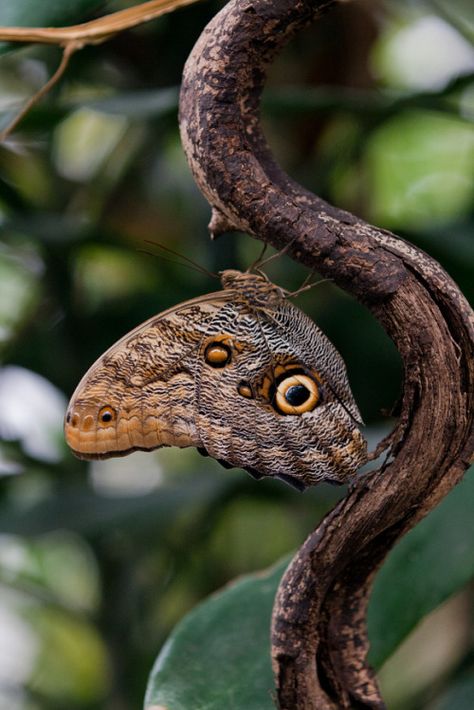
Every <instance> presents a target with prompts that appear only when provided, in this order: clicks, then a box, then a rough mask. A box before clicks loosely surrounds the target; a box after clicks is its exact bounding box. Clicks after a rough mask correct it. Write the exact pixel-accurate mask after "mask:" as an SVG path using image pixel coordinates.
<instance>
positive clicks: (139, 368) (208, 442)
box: [65, 290, 366, 487]
mask: <svg viewBox="0 0 474 710" xmlns="http://www.w3.org/2000/svg"><path fill="white" fill-rule="evenodd" d="M236 295H237V296H238V294H235V293H232V292H231V291H229V290H224V291H221V292H219V293H217V294H210V295H208V296H205V297H201V298H198V299H194V300H193V301H188V302H187V303H184V304H182V305H180V306H178V307H176V308H173V309H170V310H169V311H166V312H164V313H162V314H161V315H159V316H156V317H155V318H152V319H150V320H149V321H147V322H146V323H144V324H143V325H141V326H139V327H138V328H136V329H135V330H134V331H132V332H131V333H129V334H128V335H127V336H125V337H124V338H122V340H120V341H119V342H118V343H116V344H115V345H114V346H113V347H112V348H110V350H108V351H107V352H106V353H105V354H104V355H103V356H102V357H101V358H99V360H98V361H97V362H96V363H95V364H94V365H93V366H92V367H91V369H90V370H89V372H88V373H86V375H85V376H84V378H83V379H82V381H81V382H80V384H79V386H78V387H77V389H76V392H75V393H74V395H73V397H72V399H71V404H70V407H69V410H68V414H67V416H66V424H65V432H66V439H67V441H68V444H69V445H70V447H71V448H72V449H73V451H74V452H75V453H76V454H77V455H79V456H81V457H84V458H103V457H107V456H118V455H124V454H127V453H130V452H131V451H134V450H137V449H144V450H150V449H154V448H157V447H160V446H172V445H173V446H180V447H185V446H195V447H197V448H199V449H201V450H205V451H206V452H207V453H208V454H209V455H211V456H212V457H214V458H216V459H217V460H220V461H221V462H224V463H226V464H228V465H230V466H237V467H241V468H245V469H247V470H249V471H250V472H252V473H254V474H255V475H258V476H259V477H260V476H272V477H280V478H284V479H285V480H287V481H289V482H293V483H294V484H296V485H297V486H298V487H305V486H306V485H310V484H313V483H317V482H318V481H321V480H328V481H333V482H337V483H340V482H343V481H345V480H347V479H348V478H349V477H350V476H351V475H352V474H353V473H354V472H355V470H356V469H357V468H358V466H360V465H361V464H362V463H363V462H364V461H365V458H366V446H365V441H364V439H363V437H362V435H361V434H360V432H359V429H358V427H357V422H358V421H360V414H359V412H358V409H357V406H356V404H355V402H354V400H353V397H352V394H351V391H350V388H349V383H348V380H347V374H346V370H345V366H344V363H343V361H342V359H341V357H340V355H339V354H338V353H337V351H336V350H335V348H334V347H333V346H332V344H331V343H330V342H329V340H328V339H327V338H326V336H324V334H323V333H322V332H321V331H320V330H319V329H318V328H317V326H316V325H315V324H314V323H313V322H312V321H311V320H310V319H309V318H308V317H307V316H306V315H305V314H304V313H302V311H300V310H299V309H298V308H296V307H295V306H293V305H291V304H290V303H289V302H287V301H282V302H281V303H279V304H276V305H275V304H274V305H273V306H272V307H271V309H265V308H261V307H258V308H257V307H252V305H251V304H249V302H248V301H242V300H239V298H238V297H237V298H236ZM287 383H289V384H290V385H291V386H290V387H288V391H287V390H286V389H285V388H286V386H287ZM308 388H309V389H308ZM281 390H282V391H283V392H284V393H285V396H288V392H289V393H290V394H291V392H292V393H293V395H292V396H293V398H294V397H295V396H296V400H298V398H300V399H301V396H302V394H303V398H304V397H306V396H307V395H308V392H309V395H308V399H307V401H306V400H305V401H303V403H302V404H301V403H300V404H297V406H292V405H291V406H289V405H288V404H287V403H286V402H285V400H284V398H282V394H281ZM295 393H296V395H295Z"/></svg>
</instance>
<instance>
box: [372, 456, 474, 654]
mask: <svg viewBox="0 0 474 710" xmlns="http://www.w3.org/2000/svg"><path fill="white" fill-rule="evenodd" d="M473 473H474V470H473V469H472V468H471V469H470V472H469V473H467V474H466V477H465V478H464V480H463V481H462V483H460V484H459V485H458V486H457V487H456V488H455V489H454V490H453V491H452V492H451V493H450V495H448V497H447V498H446V499H445V500H444V501H443V502H442V503H441V505H439V506H438V507H437V508H436V509H435V510H434V511H433V512H432V513H431V514H430V515H429V516H428V517H427V518H425V520H423V521H422V522H421V523H420V524H419V525H418V526H417V527H416V528H414V529H413V530H412V531H411V532H410V533H409V534H408V535H406V536H405V538H403V540H402V541H401V543H400V544H399V545H397V547H395V549H394V550H393V551H392V552H391V554H390V555H389V557H388V558H387V561H386V562H385V564H384V565H383V567H382V569H381V570H380V572H379V574H378V575H377V578H376V580H375V586H374V591H373V595H372V599H371V602H370V605H369V614H368V623H369V637H370V640H371V653H370V660H371V662H372V663H373V664H374V665H375V666H377V667H379V666H381V665H382V663H383V662H384V661H386V660H387V658H388V657H389V656H390V655H391V654H392V653H393V651H394V650H395V649H396V648H397V646H398V645H399V644H400V643H401V641H403V639H404V638H405V637H406V636H407V635H408V634H409V633H410V631H411V630H412V629H413V628H414V627H415V626H416V624H417V623H418V622H419V621H420V620H421V619H422V618H423V617H424V616H426V614H429V612H430V611H433V609H435V608H436V607H437V606H439V604H441V603H442V602H443V601H445V600H446V599H447V598H448V597H449V596H450V595H451V594H453V593H454V592H456V591H457V590H458V589H461V588H462V587H463V586H464V585H465V584H467V582H469V580H471V579H472V578H473V577H474V515H473V514H472V511H473V510H474V475H473Z"/></svg>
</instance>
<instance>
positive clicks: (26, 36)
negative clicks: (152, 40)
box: [0, 0, 197, 45]
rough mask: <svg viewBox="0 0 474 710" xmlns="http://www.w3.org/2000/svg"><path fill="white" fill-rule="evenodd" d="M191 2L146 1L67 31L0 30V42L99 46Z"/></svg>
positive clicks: (187, 0) (48, 29)
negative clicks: (119, 33)
mask: <svg viewBox="0 0 474 710" xmlns="http://www.w3.org/2000/svg"><path fill="white" fill-rule="evenodd" d="M194 2H197V0H149V2H143V3H140V4H139V5H134V6H133V7H129V8H127V9H125V10H119V11H118V12H113V13H111V14H110V15H105V16H103V17H99V18H97V19H95V20H91V21H90V22H83V23H81V24H79V25H71V26H70V27H0V40H5V41H8V42H40V43H43V44H60V45H65V44H67V43H69V42H71V41H73V40H74V41H82V42H83V43H84V44H99V43H100V42H104V41H105V40H106V39H108V38H109V37H111V36H112V35H114V34H116V33H117V32H122V31H123V30H126V29H129V28H130V27H136V26H137V25H141V24H143V23H144V22H149V21H150V20H154V19H155V18H156V17H159V16H160V15H164V14H165V13H167V12H172V11H173V10H176V9H178V8H179V7H184V6H185V5H191V4H192V3H194Z"/></svg>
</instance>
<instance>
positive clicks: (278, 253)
mask: <svg viewBox="0 0 474 710" xmlns="http://www.w3.org/2000/svg"><path fill="white" fill-rule="evenodd" d="M297 239H298V237H293V239H291V241H289V242H288V244H285V246H284V247H282V248H281V249H280V250H279V251H277V252H275V254H272V255H271V256H269V257H267V258H266V259H264V260H263V261H260V263H258V262H257V263H258V267H259V268H260V269H261V268H262V266H265V265H266V264H269V263H270V261H273V260H274V259H278V258H279V257H280V256H283V254H286V253H287V251H288V249H289V248H290V247H291V246H292V245H293V244H294V243H295V241H296V240H297ZM262 256H263V254H262Z"/></svg>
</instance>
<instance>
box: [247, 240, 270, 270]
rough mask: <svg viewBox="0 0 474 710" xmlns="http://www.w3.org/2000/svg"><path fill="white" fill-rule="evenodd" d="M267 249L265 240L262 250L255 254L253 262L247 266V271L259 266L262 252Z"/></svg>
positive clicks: (262, 255)
mask: <svg viewBox="0 0 474 710" xmlns="http://www.w3.org/2000/svg"><path fill="white" fill-rule="evenodd" d="M267 249H268V244H267V243H266V242H265V243H264V244H263V248H262V250H261V251H260V254H259V255H258V256H257V258H256V259H255V261H254V262H253V264H251V265H250V266H249V268H248V269H247V273H251V272H252V271H256V270H257V269H258V268H259V267H260V266H261V264H262V260H263V257H264V254H265V252H266V251H267Z"/></svg>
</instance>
